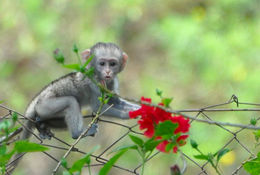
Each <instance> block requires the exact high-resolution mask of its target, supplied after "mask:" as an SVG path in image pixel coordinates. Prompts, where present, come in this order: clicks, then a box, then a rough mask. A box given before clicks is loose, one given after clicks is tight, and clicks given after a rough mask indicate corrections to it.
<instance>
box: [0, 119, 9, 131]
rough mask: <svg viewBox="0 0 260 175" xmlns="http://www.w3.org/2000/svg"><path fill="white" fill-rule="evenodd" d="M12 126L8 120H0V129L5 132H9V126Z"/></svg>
mask: <svg viewBox="0 0 260 175" xmlns="http://www.w3.org/2000/svg"><path fill="white" fill-rule="evenodd" d="M11 126H12V122H11V121H10V120H4V121H3V122H0V130H3V131H5V134H8V133H9V128H10V127H11Z"/></svg>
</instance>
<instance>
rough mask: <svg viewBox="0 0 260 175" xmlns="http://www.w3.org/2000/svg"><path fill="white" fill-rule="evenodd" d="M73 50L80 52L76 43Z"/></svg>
mask: <svg viewBox="0 0 260 175" xmlns="http://www.w3.org/2000/svg"><path fill="white" fill-rule="evenodd" d="M73 52H75V53H78V52H79V49H78V47H77V45H76V44H74V45H73Z"/></svg>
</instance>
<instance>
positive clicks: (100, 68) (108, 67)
mask: <svg viewBox="0 0 260 175" xmlns="http://www.w3.org/2000/svg"><path fill="white" fill-rule="evenodd" d="M96 64H97V65H96V71H97V72H96V73H97V75H98V78H99V79H100V80H104V81H106V82H111V81H113V80H114V78H115V76H116V74H117V73H118V72H119V70H120V65H119V61H118V59H117V58H113V57H109V58H105V57H103V58H99V59H97V62H96Z"/></svg>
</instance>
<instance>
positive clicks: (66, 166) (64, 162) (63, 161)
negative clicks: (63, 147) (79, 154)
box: [61, 157, 68, 168]
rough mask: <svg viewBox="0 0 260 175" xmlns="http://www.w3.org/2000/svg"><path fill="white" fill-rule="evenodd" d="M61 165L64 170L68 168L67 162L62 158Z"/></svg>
mask: <svg viewBox="0 0 260 175" xmlns="http://www.w3.org/2000/svg"><path fill="white" fill-rule="evenodd" d="M61 165H62V166H63V167H65V168H68V162H67V160H66V159H64V158H63V157H62V158H61Z"/></svg>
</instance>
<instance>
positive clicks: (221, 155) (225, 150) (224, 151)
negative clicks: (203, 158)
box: [217, 148, 230, 162]
mask: <svg viewBox="0 0 260 175" xmlns="http://www.w3.org/2000/svg"><path fill="white" fill-rule="evenodd" d="M229 151H230V150H229V149H227V148H225V149H222V150H220V151H219V152H218V154H217V155H218V156H217V162H219V160H220V159H221V157H223V156H224V155H225V154H227V153H228V152H229Z"/></svg>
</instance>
